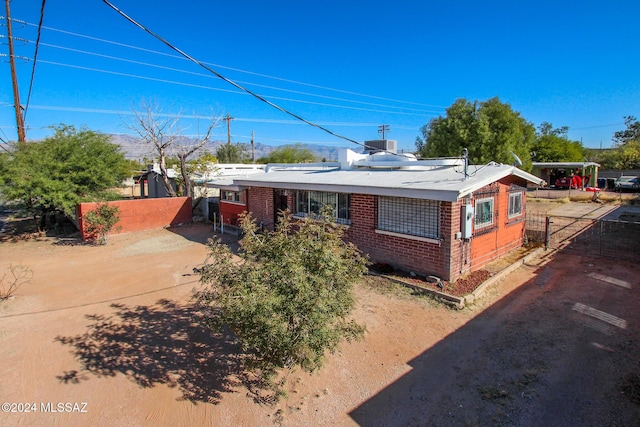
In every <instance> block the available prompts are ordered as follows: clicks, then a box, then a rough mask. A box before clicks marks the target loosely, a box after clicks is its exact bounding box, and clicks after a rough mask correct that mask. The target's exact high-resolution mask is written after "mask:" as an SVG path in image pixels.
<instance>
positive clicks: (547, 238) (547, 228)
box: [544, 216, 551, 251]
mask: <svg viewBox="0 0 640 427" xmlns="http://www.w3.org/2000/svg"><path fill="white" fill-rule="evenodd" d="M550 243H551V217H550V216H547V217H545V221H544V250H545V251H548V250H549V244H550Z"/></svg>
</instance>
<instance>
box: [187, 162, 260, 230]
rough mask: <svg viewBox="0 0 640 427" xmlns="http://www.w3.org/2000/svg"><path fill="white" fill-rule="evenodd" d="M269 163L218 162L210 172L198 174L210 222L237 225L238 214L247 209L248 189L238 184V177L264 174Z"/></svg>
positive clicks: (204, 207) (198, 181) (198, 182)
mask: <svg viewBox="0 0 640 427" xmlns="http://www.w3.org/2000/svg"><path fill="white" fill-rule="evenodd" d="M265 167H266V166H265V165H256V164H243V163H237V164H236V163H226V164H223V163H220V164H218V163H216V164H212V165H211V166H210V168H209V171H208V172H207V173H204V174H200V175H198V176H197V177H195V179H194V181H195V183H196V185H197V186H198V187H202V188H204V190H201V195H202V197H205V198H206V202H205V203H203V204H202V212H203V216H204V217H205V218H208V219H209V220H210V221H213V222H216V223H220V224H226V225H231V226H234V227H235V226H237V224H238V216H239V215H240V214H241V213H242V212H244V211H246V209H247V204H246V192H245V191H242V190H241V189H240V188H239V187H238V186H237V185H235V184H234V180H235V179H240V178H244V177H247V176H249V175H252V174H256V173H264V170H265Z"/></svg>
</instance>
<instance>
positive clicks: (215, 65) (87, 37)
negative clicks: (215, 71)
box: [12, 19, 448, 109]
mask: <svg viewBox="0 0 640 427" xmlns="http://www.w3.org/2000/svg"><path fill="white" fill-rule="evenodd" d="M12 21H14V22H18V23H21V24H23V25H29V26H35V25H36V24H33V23H30V22H26V21H22V20H18V19H12ZM42 28H44V29H46V30H49V31H55V32H60V33H63V34H67V35H71V36H74V37H81V38H86V39H89V40H94V41H98V42H101V43H107V44H112V45H115V46H121V47H126V48H129V49H134V50H138V51H141V52H147V53H152V54H156V55H162V56H166V57H170V58H175V59H180V60H188V59H187V58H185V57H183V56H178V55H172V54H169V53H166V52H160V51H157V50H153V49H147V48H143V47H139V46H134V45H131V44H126V43H121V42H116V41H113V40H106V39H102V38H99V37H94V36H89V35H86V34H80V33H75V32H72V31H67V30H62V29H58V28H53V27H47V26H43V27H42ZM202 63H203V64H206V65H210V66H213V67H216V68H222V69H225V70H230V71H235V72H239V73H244V74H249V75H253V76H257V77H264V78H267V79H273V80H279V81H282V82H286V83H293V84H297V85H302V86H308V87H313V88H316V89H322V90H328V91H333V92H339V93H344V94H347V95H354V96H361V97H365V98H371V99H378V100H381V101H390V102H397V103H404V104H411V105H417V106H422V107H429V108H438V109H446V108H448V107H447V106H442V105H434V104H424V103H420V102H414V101H406V100H398V99H393V98H386V97H382V96H376V95H368V94H363V93H359V92H353V91H348V90H344V89H337V88H331V87H328V86H322V85H317V84H313V83H306V82H301V81H298V80H291V79H286V78H283V77H277V76H271V75H268V74H262V73H258V72H254V71H248V70H243V69H240V68H234V67H229V66H225V65H221V64H214V63H210V62H202Z"/></svg>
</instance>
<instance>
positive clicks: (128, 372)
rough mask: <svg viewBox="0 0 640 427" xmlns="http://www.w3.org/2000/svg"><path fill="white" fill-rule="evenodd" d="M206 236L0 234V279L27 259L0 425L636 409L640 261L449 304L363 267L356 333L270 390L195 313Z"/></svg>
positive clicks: (447, 419) (584, 262)
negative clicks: (283, 387) (256, 384)
mask: <svg viewBox="0 0 640 427" xmlns="http://www.w3.org/2000/svg"><path fill="white" fill-rule="evenodd" d="M210 235H211V229H210V228H209V227H206V226H199V225H188V226H184V227H181V228H176V229H173V230H156V231H150V232H142V233H135V234H126V235H119V236H112V238H111V240H110V243H109V244H108V245H107V246H102V247H93V246H68V245H54V244H53V240H49V239H45V240H42V241H32V242H18V243H9V242H5V243H1V244H0V277H1V276H2V274H3V273H4V272H5V271H7V268H8V267H9V266H10V265H14V266H15V265H23V266H28V267H29V268H30V269H31V270H32V271H33V279H32V280H31V282H30V283H27V284H25V285H23V286H22V287H21V288H20V289H19V291H18V292H17V295H16V297H15V298H13V299H10V300H7V301H4V302H0V401H1V402H3V403H4V402H6V403H9V405H8V406H7V405H3V406H2V409H3V412H2V413H0V425H25V426H51V425H64V426H89V425H92V426H102V425H119V426H129V425H130V426H138V425H154V426H155V425H166V426H187V425H198V426H200V425H212V426H213V425H215V426H270V425H283V426H313V425H337V426H350V425H367V426H370V425H371V426H372V425H380V426H400V425H402V426H404V425H438V426H459V425H468V426H474V425H478V426H485V425H498V426H512V425H513V426H515V425H518V426H529V425H545V426H584V425H611V426H631V425H639V424H640V421H639V420H640V361H639V359H638V354H640V328H639V325H640V310H638V308H637V307H638V305H637V304H638V302H640V279H639V278H638V274H637V271H638V269H637V266H636V265H631V264H628V263H624V262H614V261H612V260H610V259H597V258H587V257H581V256H577V255H567V254H557V255H555V256H554V257H553V258H551V257H550V258H542V259H540V260H539V261H538V262H536V263H535V264H533V265H527V266H524V267H522V268H520V269H518V270H517V271H516V272H515V273H513V274H511V275H510V276H508V277H507V278H506V279H505V280H504V281H503V282H502V283H501V284H500V285H499V286H498V287H496V288H494V289H492V290H490V291H489V292H488V294H487V295H486V296H485V298H484V299H482V300H480V301H479V302H478V303H477V304H476V305H475V306H472V307H471V308H466V309H464V310H461V311H456V310H453V309H450V308H447V307H445V306H442V305H439V304H436V303H434V302H433V301H432V300H430V299H428V298H424V297H419V296H415V295H411V293H410V291H408V290H405V289H403V288H399V287H397V286H395V285H390V284H388V283H386V282H383V281H381V280H380V279H373V278H369V279H368V280H367V281H366V282H365V283H362V284H360V285H358V286H357V296H358V301H359V303H358V307H357V310H356V312H355V318H356V319H357V320H358V321H359V322H361V323H364V324H366V326H367V330H368V332H367V334H366V336H365V339H364V340H363V341H361V342H355V343H345V344H343V345H342V346H341V347H340V350H339V351H338V352H337V353H336V354H333V355H330V356H329V358H328V359H327V362H326V364H325V366H324V367H323V369H322V370H321V371H319V372H317V373H315V374H313V375H307V374H301V373H299V372H298V373H294V374H293V375H291V377H290V379H289V383H288V385H287V392H288V393H287V396H286V397H285V398H283V399H282V400H280V401H279V402H278V403H275V404H272V405H268V404H264V403H258V402H256V400H255V399H254V395H253V393H252V392H253V390H252V389H251V387H250V384H248V383H247V382H246V381H245V380H244V376H243V375H242V371H241V369H240V366H239V365H238V353H237V351H238V350H237V349H236V348H235V347H234V346H233V345H231V344H230V341H229V337H227V336H222V335H215V334H212V333H210V332H209V331H208V330H206V329H204V328H202V327H201V326H200V325H199V324H198V322H197V316H196V314H195V313H194V310H193V303H192V301H191V299H190V296H191V293H192V290H193V289H197V288H198V287H199V283H198V277H197V276H196V275H194V274H193V268H194V267H197V266H200V265H201V264H202V263H203V262H204V261H205V258H206V255H207V249H206V246H205V245H204V244H203V243H204V242H205V241H206V239H207V238H208V237H209V236H210ZM12 404H14V405H12ZM59 404H62V405H59ZM7 410H8V411H9V412H5V411H7Z"/></svg>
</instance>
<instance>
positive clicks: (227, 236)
mask: <svg viewBox="0 0 640 427" xmlns="http://www.w3.org/2000/svg"><path fill="white" fill-rule="evenodd" d="M167 230H168V231H170V232H172V233H174V234H177V235H179V236H181V237H183V238H185V239H187V240H189V241H191V242H195V243H202V244H205V245H206V244H207V243H208V242H209V240H210V239H213V240H214V241H220V242H222V243H223V244H224V245H226V246H228V247H229V249H231V251H232V252H233V253H237V252H238V248H239V247H240V245H239V244H238V236H237V234H235V233H233V232H232V233H221V232H220V229H219V228H218V229H217V230H214V229H213V225H212V224H210V223H191V224H185V225H182V226H171V227H168V228H167Z"/></svg>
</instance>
